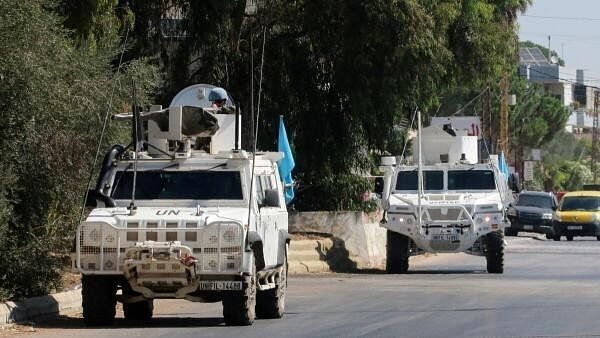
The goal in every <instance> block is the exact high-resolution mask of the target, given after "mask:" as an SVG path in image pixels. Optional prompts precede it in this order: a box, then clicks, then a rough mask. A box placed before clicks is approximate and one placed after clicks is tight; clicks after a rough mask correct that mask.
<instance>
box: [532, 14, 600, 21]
mask: <svg viewBox="0 0 600 338" xmlns="http://www.w3.org/2000/svg"><path fill="white" fill-rule="evenodd" d="M521 16H523V17H527V18H534V19H546V20H570V21H595V22H600V18H588V17H574V16H544V15H527V14H523V15H521Z"/></svg>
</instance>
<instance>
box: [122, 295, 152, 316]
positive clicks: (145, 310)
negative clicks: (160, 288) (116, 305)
mask: <svg viewBox="0 0 600 338" xmlns="http://www.w3.org/2000/svg"><path fill="white" fill-rule="evenodd" d="M153 311H154V301H153V300H152V299H147V300H143V301H141V302H135V303H124V304H123V314H124V315H125V319H127V320H150V319H152V312H153Z"/></svg>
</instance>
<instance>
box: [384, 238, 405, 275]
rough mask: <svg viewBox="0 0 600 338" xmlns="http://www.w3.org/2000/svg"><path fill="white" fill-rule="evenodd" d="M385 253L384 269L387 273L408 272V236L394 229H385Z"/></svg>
mask: <svg viewBox="0 0 600 338" xmlns="http://www.w3.org/2000/svg"><path fill="white" fill-rule="evenodd" d="M386 251H387V254H386V256H387V257H386V262H385V271H386V272H387V273H406V272H408V258H409V257H410V238H408V237H406V236H404V235H401V234H399V233H397V232H394V231H390V230H388V231H387V250H386Z"/></svg>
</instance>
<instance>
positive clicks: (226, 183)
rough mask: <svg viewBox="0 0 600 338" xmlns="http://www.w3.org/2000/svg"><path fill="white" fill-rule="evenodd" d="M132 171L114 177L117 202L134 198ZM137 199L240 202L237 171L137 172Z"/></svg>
mask: <svg viewBox="0 0 600 338" xmlns="http://www.w3.org/2000/svg"><path fill="white" fill-rule="evenodd" d="M132 189H133V172H132V171H125V172H124V171H120V172H118V173H117V175H116V178H115V188H114V190H113V193H112V197H113V198H114V199H131V191H132ZM135 198H136V199H138V200H155V199H172V200H241V199H243V194H242V182H241V179H240V173H239V172H238V171H202V170H200V171H158V170H157V171H138V173H137V179H136V186H135Z"/></svg>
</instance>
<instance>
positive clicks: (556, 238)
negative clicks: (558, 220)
mask: <svg viewBox="0 0 600 338" xmlns="http://www.w3.org/2000/svg"><path fill="white" fill-rule="evenodd" d="M552 239H553V240H554V241H555V242H560V235H554V236H553V237H552Z"/></svg>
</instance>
